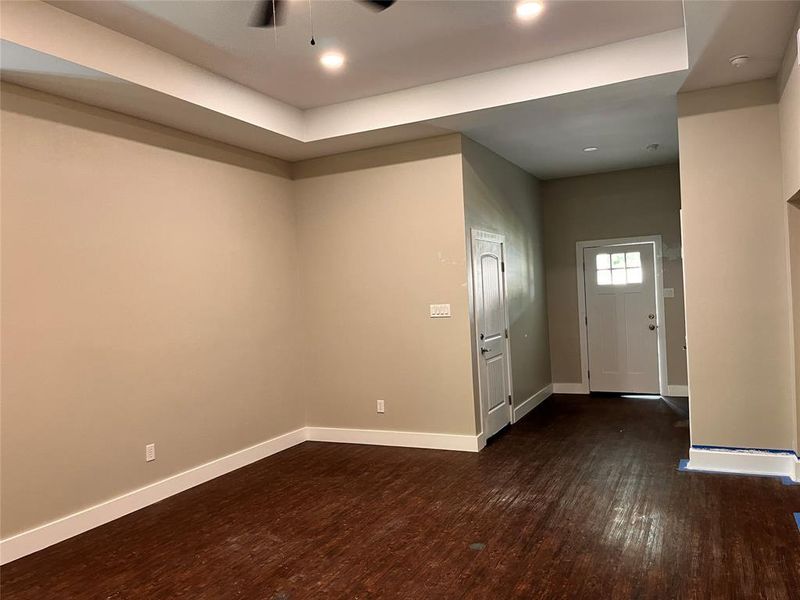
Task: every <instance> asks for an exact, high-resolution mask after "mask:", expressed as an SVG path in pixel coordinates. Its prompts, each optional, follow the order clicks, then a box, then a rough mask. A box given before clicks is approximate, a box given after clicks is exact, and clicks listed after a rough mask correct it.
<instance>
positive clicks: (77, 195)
mask: <svg viewBox="0 0 800 600" xmlns="http://www.w3.org/2000/svg"><path fill="white" fill-rule="evenodd" d="M287 174H288V171H287V166H286V165H285V164H283V163H280V162H278V161H269V160H267V159H265V158H264V157H262V156H257V155H255V154H251V153H247V152H244V151H240V150H236V149H233V148H230V147H226V146H223V145H220V144H216V143H213V142H209V141H207V140H202V139H200V138H195V137H192V136H189V135H186V134H182V133H179V132H176V131H173V130H169V129H166V128H162V127H158V126H155V125H152V124H148V123H145V122H143V121H138V120H135V119H130V118H127V117H123V116H121V115H119V114H115V113H110V112H106V111H102V110H98V109H93V108H90V107H88V106H86V105H82V104H77V103H73V102H70V101H66V100H62V99H57V98H55V97H52V96H47V95H44V94H39V93H36V92H32V91H28V90H25V89H24V88H18V87H15V86H12V85H6V84H4V85H3V91H2V189H1V190H0V191H1V192H2V296H3V302H2V324H3V329H2V343H3V347H2V351H3V352H2V376H3V378H2V512H3V515H2V517H3V518H2V535H3V537H7V536H9V535H11V534H14V533H16V532H19V531H21V530H24V529H27V528H30V527H32V526H35V525H39V524H41V523H43V522H45V521H49V520H52V519H54V518H57V517H60V516H63V515H65V514H68V513H71V512H74V511H76V510H78V509H81V508H85V507H87V506H90V505H92V504H95V503H97V502H100V501H102V500H106V499H108V498H110V497H113V496H115V495H118V494H120V493H123V492H127V491H129V490H132V489H134V488H138V487H141V486H143V485H146V484H148V483H151V482H153V481H156V480H158V479H161V478H163V477H166V476H168V475H171V474H174V473H176V472H179V471H182V470H185V469H187V468H190V467H193V466H195V465H198V464H201V463H204V462H206V461H209V460H211V459H215V458H218V457H220V456H222V455H225V454H228V453H230V452H233V451H236V450H239V449H242V448H244V447H247V446H249V445H252V444H255V443H257V442H261V441H263V440H266V439H269V438H271V437H274V436H275V435H278V434H281V433H284V432H287V431H290V430H293V429H296V428H298V427H302V426H303V424H304V414H303V407H302V402H301V400H302V399H301V398H300V396H299V394H298V393H297V382H298V378H299V372H298V369H297V366H296V362H295V360H294V359H293V357H294V356H295V355H296V353H297V348H298V345H297V342H296V329H297V327H296V325H297V319H298V318H299V317H300V314H299V311H298V310H297V303H298V288H297V283H298V282H297V271H296V265H295V263H296V254H297V240H296V239H295V213H294V208H293V205H292V199H291V195H290V185H291V182H290V180H289V179H288V178H287ZM150 442H155V443H156V445H157V448H156V451H157V460H156V461H155V462H151V463H146V462H145V461H144V447H145V444H147V443H150Z"/></svg>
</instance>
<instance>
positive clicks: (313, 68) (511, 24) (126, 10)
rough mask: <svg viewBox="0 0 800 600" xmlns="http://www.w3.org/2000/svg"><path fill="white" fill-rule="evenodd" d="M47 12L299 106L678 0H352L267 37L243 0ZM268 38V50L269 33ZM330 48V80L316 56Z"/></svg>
mask: <svg viewBox="0 0 800 600" xmlns="http://www.w3.org/2000/svg"><path fill="white" fill-rule="evenodd" d="M50 3H51V4H53V5H55V6H57V7H59V8H61V9H63V10H66V11H69V12H72V13H74V14H76V15H79V16H81V17H83V18H85V19H89V20H91V21H94V22H96V23H99V24H101V25H103V26H105V27H108V28H110V29H114V30H116V31H119V32H121V33H124V34H125V35H128V36H130V37H133V38H136V39H138V40H141V41H143V42H145V43H147V44H149V45H151V46H154V47H156V48H159V49H160V50H164V51H165V52H168V53H170V54H173V55H174V56H178V57H180V58H182V59H184V60H187V61H189V62H191V63H194V64H196V65H199V66H202V67H204V68H206V69H209V70H210V71H213V72H215V73H218V74H220V75H223V76H224V77H227V78H228V79H231V80H233V81H236V82H238V83H241V84H244V85H247V86H248V87H251V88H253V89H255V90H257V91H259V92H262V93H264V94H267V95H269V96H271V97H273V98H277V99H279V100H282V101H283V102H286V103H288V104H291V105H293V106H296V107H298V108H311V107H316V106H323V105H327V104H335V103H337V102H344V101H347V100H353V99H356V98H363V97H366V96H374V95H376V94H382V93H385V92H390V91H394V90H400V89H405V88H410V87H415V86H419V85H423V84H426V83H432V82H435V81H441V80H444V79H452V78H454V77H461V76H463V75H471V74H473V73H480V72H483V71H489V70H492V69H497V68H500V67H507V66H510V65H516V64H521V63H527V62H531V61H535V60H540V59H543V58H550V57H553V56H558V55H561V54H566V53H569V52H575V51H577V50H584V49H586V48H594V47H597V46H603V45H605V44H609V43H612V42H618V41H620V40H626V39H630V38H635V37H639V36H644V35H649V34H652V33H658V32H661V31H667V30H670V29H676V28H679V27H682V26H683V8H682V3H681V1H680V0H650V1H648V2H631V1H629V0H613V1H607V0H574V1H569V2H565V1H551V2H549V3H548V4H547V8H546V10H545V11H544V12H543V13H542V14H541V15H540V17H539V18H537V19H536V21H535V22H530V23H524V24H523V23H520V22H519V21H518V20H517V19H515V18H514V6H515V3H514V2H511V1H507V0H506V1H504V0H494V1H492V0H489V1H476V0H441V1H424V2H423V1H418V0H399V2H397V3H396V4H395V5H394V6H392V7H391V8H389V9H388V10H385V11H383V12H381V13H376V12H374V11H372V10H369V9H367V8H365V7H364V6H363V5H362V4H360V3H358V2H354V1H352V0H325V1H321V0H313V1H312V2H311V10H312V14H313V22H314V33H315V37H316V40H317V45H316V46H315V47H312V46H310V45H309V37H310V35H309V18H308V16H309V3H308V2H307V0H294V1H292V2H290V3H289V5H288V10H287V19H286V23H285V24H284V25H282V26H281V27H279V28H277V31H276V30H264V29H258V28H252V27H248V25H247V24H248V22H249V20H250V17H251V15H252V14H253V11H254V7H255V4H256V3H255V2H254V1H252V0H235V1H231V0H222V1H214V2H212V1H208V0H160V1H155V2H154V1H152V0H127V1H110V0H54V1H52V2H50ZM275 33H277V42H276V36H275V35H274V34H275ZM333 48H335V49H338V50H340V51H342V52H343V53H345V55H346V56H347V58H348V67H347V69H346V70H344V71H343V72H342V73H339V74H336V75H335V76H332V75H330V74H329V73H326V72H324V71H322V70H321V69H320V68H319V64H318V62H317V61H318V57H319V55H320V53H321V52H323V51H325V50H327V49H333Z"/></svg>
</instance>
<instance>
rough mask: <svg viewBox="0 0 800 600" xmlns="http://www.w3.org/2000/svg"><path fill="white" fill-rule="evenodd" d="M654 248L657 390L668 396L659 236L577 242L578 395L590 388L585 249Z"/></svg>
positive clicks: (585, 392)
mask: <svg viewBox="0 0 800 600" xmlns="http://www.w3.org/2000/svg"><path fill="white" fill-rule="evenodd" d="M648 243H650V244H653V246H654V251H653V260H654V261H655V267H654V271H655V286H656V319H657V321H658V328H657V329H656V333H657V334H658V336H657V337H658V387H659V390H660V392H661V395H662V396H666V395H668V385H667V327H666V316H665V313H664V269H663V264H662V251H661V248H662V244H661V236H660V235H642V236H637V237H626V238H613V239H608V240H586V241H582V242H576V244H575V260H576V268H575V272H576V276H577V279H578V330H579V332H580V346H581V349H580V350H581V384H580V385H581V391H582V393H584V394H588V393H589V392H590V386H589V330H588V327H587V326H586V318H587V313H586V282H585V279H584V277H585V269H586V265H585V264H584V258H583V251H584V250H585V249H586V248H597V247H601V246H625V245H630V244H648Z"/></svg>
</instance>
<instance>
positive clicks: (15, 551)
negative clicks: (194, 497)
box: [0, 427, 306, 564]
mask: <svg viewBox="0 0 800 600" xmlns="http://www.w3.org/2000/svg"><path fill="white" fill-rule="evenodd" d="M305 439H306V432H305V428H303V427H301V428H300V429H296V430H294V431H290V432H289V433H285V434H283V435H279V436H277V437H274V438H272V439H270V440H267V441H265V442H261V443H259V444H256V445H255V446H250V447H249V448H245V449H244V450H239V451H238V452H234V453H232V454H228V455H227V456H223V457H222V458H218V459H216V460H212V461H211V462H207V463H205V464H203V465H200V466H198V467H194V468H192V469H189V470H188V471H183V472H182V473H178V474H176V475H172V476H171V477H167V478H166V479H162V480H161V481H157V482H155V483H151V484H150V485H146V486H144V487H141V488H139V489H136V490H133V491H131V492H128V493H127V494H123V495H121V496H117V497H116V498H112V499H111V500H107V501H106V502H101V503H100V504H96V505H94V506H91V507H89V508H86V509H84V510H81V511H78V512H76V513H72V514H71V515H67V516H66V517H62V518H60V519H56V520H55V521H51V522H49V523H45V524H44V525H40V526H39V527H35V528H34V529H29V530H28V531H23V532H22V533H18V534H17V535H14V536H11V537H9V538H6V539H4V540H1V541H0V564H5V563H7V562H11V561H12V560H16V559H18V558H21V557H23V556H26V555H28V554H32V553H33V552H36V551H38V550H41V549H43V548H46V547H48V546H52V545H53V544H57V543H58V542H61V541H63V540H66V539H67V538H71V537H73V536H76V535H78V534H79V533H83V532H84V531H88V530H90V529H94V528H95V527H98V526H100V525H103V524H104V523H108V522H109V521H113V520H114V519H118V518H120V517H123V516H125V515H127V514H128V513H132V512H134V511H136V510H139V509H140V508H144V507H145V506H148V505H150V504H155V503H156V502H159V501H161V500H163V499H164V498H168V497H169V496H173V495H175V494H177V493H179V492H183V491H185V490H188V489H189V488H192V487H194V486H196V485H200V484H201V483H205V482H206V481H209V480H211V479H214V478H215V477H219V476H220V475H224V474H225V473H229V472H231V471H235V470H236V469H239V468H241V467H244V466H246V465H249V464H250V463H253V462H256V461H257V460H261V459H262V458H266V457H267V456H271V455H272V454H275V453H277V452H280V451H281V450H286V449H287V448H290V447H292V446H295V445H297V444H300V443H301V442H304V441H305Z"/></svg>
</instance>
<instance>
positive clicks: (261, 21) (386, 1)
mask: <svg viewBox="0 0 800 600" xmlns="http://www.w3.org/2000/svg"><path fill="white" fill-rule="evenodd" d="M356 1H357V2H360V3H361V4H363V5H364V6H367V7H369V8H371V9H373V10H376V11H382V10H386V9H387V8H389V7H390V6H391V5H392V4H394V3H395V2H396V1H397V0H356ZM289 2H290V0H261V1H260V2H259V3H258V6H256V10H255V12H254V13H253V17H252V19H251V20H250V26H251V27H276V26H279V25H283V23H284V20H285V18H286V5H287V4H288V3H289Z"/></svg>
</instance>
